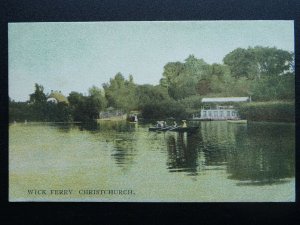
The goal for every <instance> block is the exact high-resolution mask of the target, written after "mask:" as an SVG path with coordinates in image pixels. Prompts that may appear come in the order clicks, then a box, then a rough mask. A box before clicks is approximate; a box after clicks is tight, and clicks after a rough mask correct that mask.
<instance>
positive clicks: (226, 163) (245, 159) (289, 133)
mask: <svg viewBox="0 0 300 225" xmlns="http://www.w3.org/2000/svg"><path fill="white" fill-rule="evenodd" d="M199 125H200V126H201V127H200V132H199V133H197V134H195V135H186V134H177V135H170V136H168V138H167V140H166V142H167V152H168V159H167V166H168V169H169V170H170V172H175V171H176V172H186V173H187V174H188V175H194V176H196V175H201V174H199V172H201V171H202V170H211V169H213V170H226V172H227V173H228V178H229V179H233V180H237V181H239V183H238V185H266V184H277V183H282V182H284V180H283V179H285V178H291V177H294V176H295V171H294V165H295V159H294V149H295V144H294V142H295V141H294V126H293V125H291V124H271V123H250V124H248V125H245V124H229V123H226V122H201V123H200V124H199Z"/></svg>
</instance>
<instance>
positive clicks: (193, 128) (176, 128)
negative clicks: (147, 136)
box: [149, 126, 199, 132]
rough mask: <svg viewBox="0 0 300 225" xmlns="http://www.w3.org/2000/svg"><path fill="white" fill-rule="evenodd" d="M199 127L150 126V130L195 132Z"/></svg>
mask: <svg viewBox="0 0 300 225" xmlns="http://www.w3.org/2000/svg"><path fill="white" fill-rule="evenodd" d="M198 128H199V127H173V126H170V127H164V128H159V127H150V128H149V131H173V132H195V131H196V130H197V129H198Z"/></svg>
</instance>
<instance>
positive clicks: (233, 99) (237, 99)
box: [202, 97, 250, 102]
mask: <svg viewBox="0 0 300 225" xmlns="http://www.w3.org/2000/svg"><path fill="white" fill-rule="evenodd" d="M247 101H250V98H249V97H223V98H202V102H247Z"/></svg>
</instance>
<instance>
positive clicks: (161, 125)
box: [156, 121, 164, 128]
mask: <svg viewBox="0 0 300 225" xmlns="http://www.w3.org/2000/svg"><path fill="white" fill-rule="evenodd" d="M163 126H164V121H157V123H156V127H158V128H162V127H163Z"/></svg>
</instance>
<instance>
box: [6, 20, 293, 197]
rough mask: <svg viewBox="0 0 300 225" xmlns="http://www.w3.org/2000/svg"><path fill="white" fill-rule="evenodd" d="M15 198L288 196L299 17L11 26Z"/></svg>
mask: <svg viewBox="0 0 300 225" xmlns="http://www.w3.org/2000/svg"><path fill="white" fill-rule="evenodd" d="M8 50H9V53H8V57H9V62H8V63H9V78H8V79H9V201H11V202H23V201H25V202H27V201H30V202H32V201H37V202H39V201H42V202H50V201H59V202H90V201H93V202H294V201H295V63H294V58H295V57H294V21H289V20H284V21H283V20H282V21H280V20H269V21H268V20H264V21H259V20H257V21H255V20H252V21H155V22H154V21H135V22H133V21H132V22H130V21H128V22H125V21H122V22H34V23H9V24H8Z"/></svg>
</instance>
